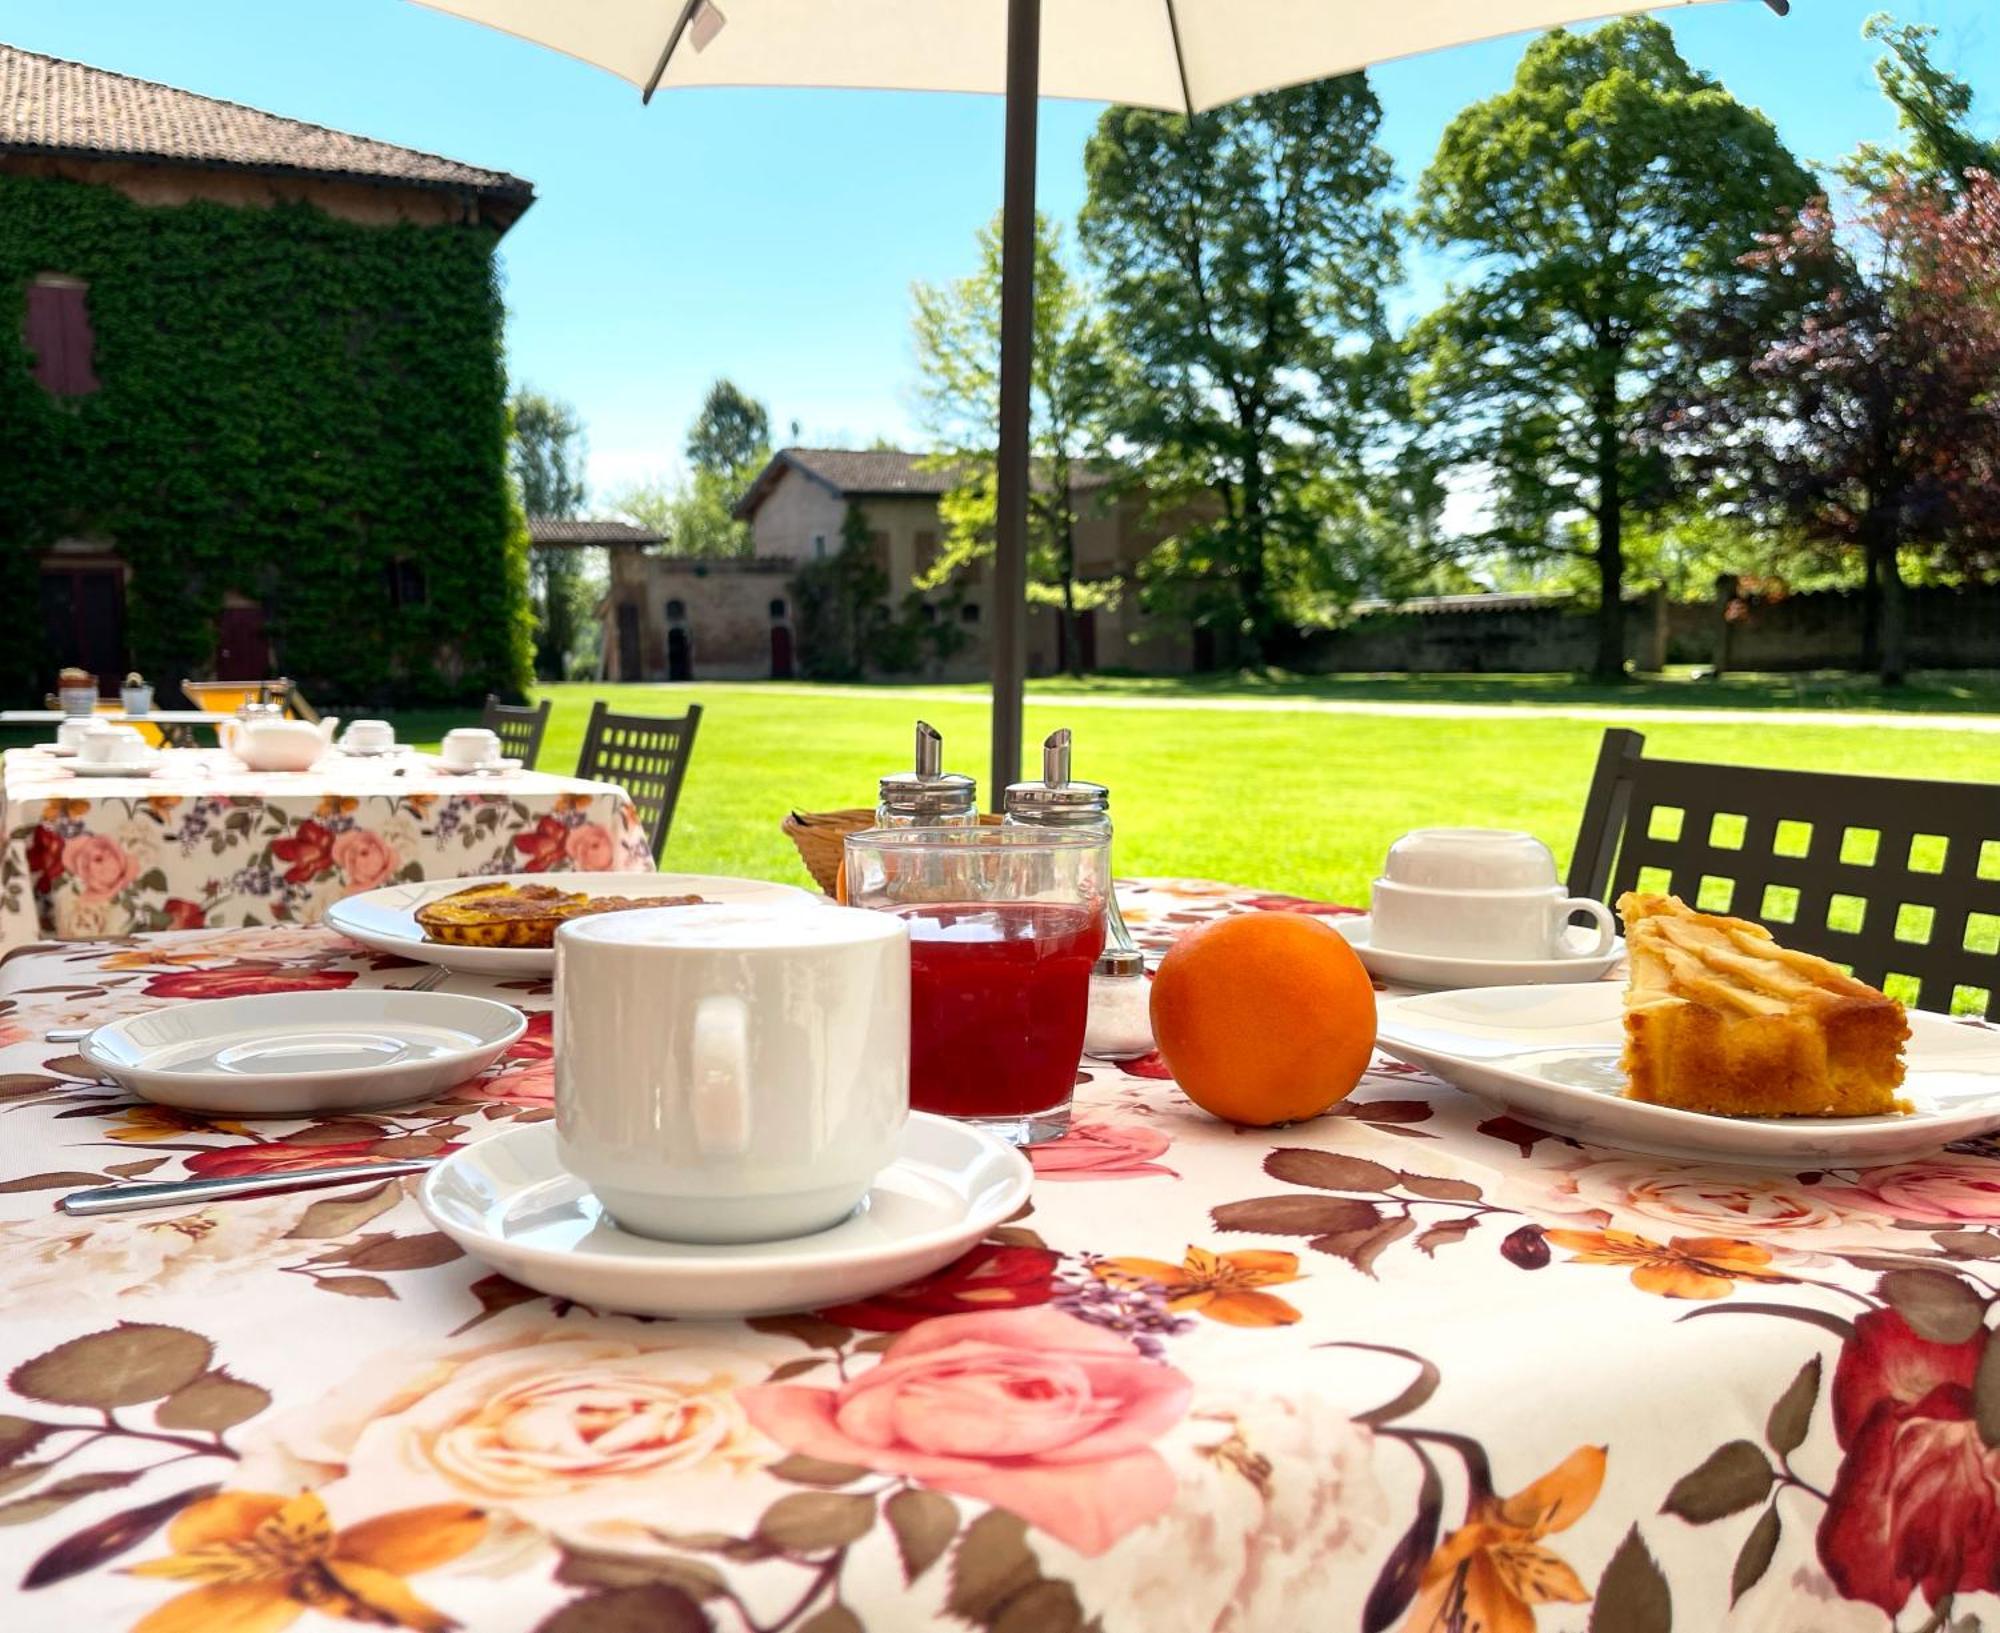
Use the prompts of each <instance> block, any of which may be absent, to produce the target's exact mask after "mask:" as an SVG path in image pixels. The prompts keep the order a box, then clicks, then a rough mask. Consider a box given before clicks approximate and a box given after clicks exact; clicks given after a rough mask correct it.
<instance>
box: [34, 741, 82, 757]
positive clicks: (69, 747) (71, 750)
mask: <svg viewBox="0 0 2000 1633" xmlns="http://www.w3.org/2000/svg"><path fill="white" fill-rule="evenodd" d="M35 747H36V748H38V749H40V750H41V751H42V752H43V753H44V754H53V755H54V756H55V757H56V758H57V759H58V760H70V759H74V758H75V757H76V746H75V745H74V744H73V743H37V744H36V745H35Z"/></svg>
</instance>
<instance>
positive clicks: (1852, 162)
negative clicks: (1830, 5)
mask: <svg viewBox="0 0 2000 1633" xmlns="http://www.w3.org/2000/svg"><path fill="white" fill-rule="evenodd" d="M1861 32H1862V34H1863V35H1864V36H1865V37H1866V38H1868V39H1871V40H1877V41H1880V42H1881V44H1882V45H1883V46H1884V47H1886V49H1885V51H1884V53H1883V55H1882V57H1881V58H1880V60H1878V61H1877V62H1876V64H1875V79H1876V82H1877V83H1878V84H1879V85H1880V86H1881V87H1882V94H1883V95H1884V96H1886V97H1887V98H1888V99H1889V100H1890V102H1892V103H1893V104H1894V105H1895V109H1896V124H1897V127H1898V128H1899V129H1900V130H1901V131H1902V133H1903V141H1902V145H1901V146H1900V147H1895V148H1884V147H1880V146H1878V145H1876V144H1875V143H1872V142H1864V143H1863V144H1862V145H1861V146H1860V147H1858V148H1856V149H1855V151H1854V153H1853V154H1852V156H1851V157H1849V158H1848V159H1847V160H1846V162H1845V163H1843V164H1842V165H1841V167H1840V170H1841V175H1842V177H1843V178H1844V179H1845V180H1847V181H1849V182H1852V183H1853V184H1854V185H1856V186H1858V187H1861V188H1864V189H1866V190H1867V191H1869V192H1871V193H1878V194H1879V193H1885V192H1889V191H1892V190H1893V189H1894V188H1895V187H1896V186H1897V185H1898V184H1899V183H1902V182H1915V183H1917V184H1918V185H1919V186H1924V187H1935V188H1937V189H1939V190H1940V191H1942V192H1944V193H1946V194H1955V193H1957V192H1958V191H1959V190H1960V189H1961V188H1962V187H1963V186H1964V184H1965V173H1966V172H1967V171H1968V170H1983V171H1985V172H1987V174H1989V175H2000V141H1993V140H1989V139H1986V138H1982V137H1980V136H1978V135H1975V134H1974V132H1973V129H1972V87H1971V86H1970V85H1968V84H1967V83H1966V82H1965V81H1964V80H1962V79H1960V78H1959V77H1958V76H1957V75H1955V74H1953V73H1950V72H1948V71H1947V70H1946V69H1943V68H1940V67H1939V66H1938V65H1937V64H1936V63H1935V62H1933V61H1932V60H1931V42H1932V41H1933V40H1935V39H1936V38H1937V30H1936V29H1934V28H1930V27H1927V26H1926V25H1924V24H1922V23H1899V22H1897V21H1896V19H1895V18H1893V17H1891V16H1890V15H1889V14H1888V13H1887V12H1886V11H1878V12H1877V13H1876V14H1875V15H1874V16H1873V17H1870V18H1869V19H1868V21H1867V23H1866V24H1864V25H1863V27H1862V30H1861Z"/></svg>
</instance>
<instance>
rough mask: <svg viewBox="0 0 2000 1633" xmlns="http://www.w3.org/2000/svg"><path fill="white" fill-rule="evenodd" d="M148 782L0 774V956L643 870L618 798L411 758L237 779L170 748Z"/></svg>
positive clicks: (7, 766)
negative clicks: (469, 888)
mask: <svg viewBox="0 0 2000 1633" xmlns="http://www.w3.org/2000/svg"><path fill="white" fill-rule="evenodd" d="M165 759H166V764H165V766H164V768H163V769H162V770H161V771H160V772H159V773H158V774H156V775H154V776H151V777H102V778H99V777H89V778H86V777H78V776H74V775H72V774H71V773H70V771H69V769H68V764H67V762H66V761H65V760H63V759H59V758H57V757H56V756H54V755H51V754H45V753H43V752H41V751H40V750H38V749H9V750H8V751H7V753H6V755H5V757H4V761H0V946H19V945H21V944H23V943H26V942H31V941H34V940H35V939H37V937H47V936H55V937H59V938H61V939H64V940H71V939H75V938H78V937H87V936H103V935H120V934H124V933H126V932H128V931H134V930H141V931H143V930H165V929H188V928H193V927H196V926H202V925H225V924H226V925H236V926H242V925H246V924H270V923H298V924H311V923H316V922H317V921H318V920H319V919H320V917H321V916H322V915H323V914H324V913H325V912H326V909H327V907H328V906H329V905H330V904H331V903H333V902H335V901H337V900H338V899H339V898H340V897H342V896H347V895H351V894H353V893H354V892H355V891H358V890H372V889H374V888H376V887H377V886H378V885H385V884H392V883H395V882H397V881H400V880H410V879H436V878H457V877H460V876H462V875H468V874H484V873H538V872H543V871H548V870H581V871H586V872H589V871H597V872H621V871H624V870H627V869H633V870H645V871H651V870H652V867H653V857H652V852H651V849H650V847H649V846H648V844H647V841H646V835H645V832H644V830H643V829H642V828H641V827H640V826H639V820H638V816H637V814H636V813H635V812H634V811H633V809H632V802H631V801H630V800H629V799H628V798H626V796H625V792H624V790H623V789H621V788H618V787H616V786H615V785H613V784H611V783H604V782H583V781H580V780H578V779H577V778H574V777H552V776H545V775H543V774H542V773H540V772H535V771H516V772H508V773H505V774H503V775H496V776H478V777H467V776H459V775H454V774H451V773H447V772H444V771H440V770H439V769H437V765H436V762H435V761H434V760H431V759H430V758H429V757H427V756H422V755H397V756H394V757H383V758H378V759H359V758H355V757H352V756H348V755H341V754H331V755H328V756H327V757H326V758H325V759H324V760H322V761H321V763H320V765H319V766H318V767H317V768H315V769H314V770H312V771H304V772H268V771H265V772H259V771H246V770H245V769H244V768H243V765H242V763H241V762H240V761H238V760H236V759H234V758H233V757H232V756H230V755H228V754H225V753H223V752H222V751H221V750H219V749H169V750H167V751H166V754H165Z"/></svg>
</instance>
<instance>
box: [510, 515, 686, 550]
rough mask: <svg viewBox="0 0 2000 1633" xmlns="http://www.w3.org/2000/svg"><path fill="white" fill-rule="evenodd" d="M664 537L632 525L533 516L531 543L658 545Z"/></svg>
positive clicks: (530, 523)
mask: <svg viewBox="0 0 2000 1633" xmlns="http://www.w3.org/2000/svg"><path fill="white" fill-rule="evenodd" d="M661 537H662V535H660V534H658V533H655V532H653V531H652V530H651V529H650V528H645V527H634V526H633V525H632V524H631V523H630V522H584V521H576V520H573V519H571V518H570V517H567V516H530V517H529V518H528V542H529V543H530V544H569V545H592V544H658V543H659V542H660V540H661Z"/></svg>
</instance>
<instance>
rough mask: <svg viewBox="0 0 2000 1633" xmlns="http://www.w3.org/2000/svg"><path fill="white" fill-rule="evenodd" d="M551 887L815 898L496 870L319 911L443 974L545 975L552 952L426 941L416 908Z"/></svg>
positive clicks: (690, 877)
mask: <svg viewBox="0 0 2000 1633" xmlns="http://www.w3.org/2000/svg"><path fill="white" fill-rule="evenodd" d="M488 883H492V884H510V885H554V886H555V887H556V888H557V889H558V890H580V891H582V892H583V894H584V895H586V896H625V897H640V896H699V897H701V898H702V900H704V901H710V902H798V903H801V904H803V903H808V902H812V901H814V900H816V898H815V897H814V896H813V895H812V894H811V893H810V892H809V891H804V890H800V889H798V888H797V887H796V886H794V885H779V884H771V883H769V882H768V881H766V880H763V879H724V878H718V877H716V876H714V875H712V874H706V873H503V874H499V875H497V876H495V877H494V878H492V879H490V880H489V879H483V878H481V879H424V880H420V881H418V882H417V883H414V884H406V885H386V886H384V887H383V888H382V889H380V890H366V891H363V892H361V893H360V894H359V895H355V896H343V897H342V898H341V899H340V900H339V901H337V902H335V903H334V904H333V905H332V906H331V907H329V908H328V909H327V910H326V919H325V923H326V926H327V928H328V929H330V930H337V931H339V932H340V933H341V934H342V935H344V936H346V937H347V938H348V939H349V940H350V941H358V942H360V943H361V945H362V946H364V947H370V948H373V949H374V950H375V951H376V952H378V953H396V954H399V955H400V956H402V957H404V958H414V959H416V960H417V961H418V962H419V963H423V964H442V965H443V966H444V967H445V968H446V969H448V970H476V971H478V972H480V973H481V974H485V975H550V974H553V973H554V971H555V967H556V954H555V949H554V948H553V947H459V946H454V945H452V944H451V943H449V942H443V941H430V940H426V939H425V936H424V931H423V926H422V925H420V924H418V923H417V909H418V908H420V907H422V906H423V905H424V903H425V902H428V901H433V900H435V899H436V898H437V897H439V896H449V895H450V894H451V893H452V892H453V891H454V890H463V889H465V888H466V886H468V885H477V884H488Z"/></svg>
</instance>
